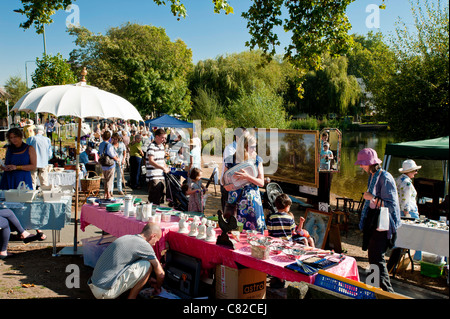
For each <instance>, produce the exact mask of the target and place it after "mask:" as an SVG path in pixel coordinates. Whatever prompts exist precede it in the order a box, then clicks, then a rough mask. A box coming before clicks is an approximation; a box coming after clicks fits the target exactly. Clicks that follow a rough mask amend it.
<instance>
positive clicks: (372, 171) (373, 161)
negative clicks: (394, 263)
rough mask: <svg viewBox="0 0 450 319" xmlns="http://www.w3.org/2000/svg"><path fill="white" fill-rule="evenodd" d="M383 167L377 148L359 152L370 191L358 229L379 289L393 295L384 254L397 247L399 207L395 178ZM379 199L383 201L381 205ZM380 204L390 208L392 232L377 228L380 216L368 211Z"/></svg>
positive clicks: (366, 194) (368, 191) (359, 160)
mask: <svg viewBox="0 0 450 319" xmlns="http://www.w3.org/2000/svg"><path fill="white" fill-rule="evenodd" d="M380 164H381V160H380V159H379V158H378V155H377V152H376V151H375V150H374V149H371V148H365V149H362V150H361V151H359V153H358V157H357V161H356V162H355V165H359V166H360V167H361V168H362V169H363V170H364V171H365V172H366V173H368V174H369V180H368V189H367V191H366V192H365V193H364V195H363V198H364V199H365V202H364V206H363V209H362V211H361V220H360V223H359V228H360V229H361V230H362V231H363V246H362V249H363V250H367V251H368V257H369V263H370V265H371V266H374V267H375V272H378V274H379V276H377V277H378V278H377V279H378V280H379V287H380V288H381V289H383V290H386V291H388V292H394V290H393V288H392V285H391V282H390V279H389V273H388V270H387V267H386V261H385V259H384V255H385V253H386V250H387V249H388V248H393V247H394V245H395V239H396V235H397V229H398V228H399V227H400V226H401V220H400V205H399V201H398V194H397V187H396V184H395V180H394V177H392V175H391V174H390V173H389V172H387V171H385V170H383V169H382V168H381V166H380ZM377 199H380V200H381V201H380V203H379V202H378V201H377ZM377 205H378V207H379V206H380V205H383V206H384V207H387V208H388V209H389V230H387V231H378V230H377V229H376V228H377V221H378V216H376V213H375V211H374V210H371V209H369V208H372V209H375V208H377ZM371 213H373V214H371ZM375 284H376V283H374V286H375Z"/></svg>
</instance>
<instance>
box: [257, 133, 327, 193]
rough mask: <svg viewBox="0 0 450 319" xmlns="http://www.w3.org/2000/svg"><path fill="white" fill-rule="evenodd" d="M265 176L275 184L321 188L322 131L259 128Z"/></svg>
mask: <svg viewBox="0 0 450 319" xmlns="http://www.w3.org/2000/svg"><path fill="white" fill-rule="evenodd" d="M256 136H257V139H258V150H257V152H258V155H259V156H261V158H262V159H263V167H264V176H267V177H269V178H270V179H272V180H274V181H280V182H287V183H292V184H296V185H304V186H310V187H314V188H318V187H319V173H318V172H319V170H318V164H319V153H318V151H319V146H318V143H319V131H308V130H279V129H270V130H269V129H267V130H266V129H257V130H256Z"/></svg>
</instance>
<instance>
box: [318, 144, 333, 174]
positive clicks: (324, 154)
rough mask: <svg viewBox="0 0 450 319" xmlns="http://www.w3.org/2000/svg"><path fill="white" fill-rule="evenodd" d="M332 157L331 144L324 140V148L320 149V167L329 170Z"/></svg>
mask: <svg viewBox="0 0 450 319" xmlns="http://www.w3.org/2000/svg"><path fill="white" fill-rule="evenodd" d="M332 159H333V152H332V151H330V144H329V143H328V142H324V143H323V145H322V150H321V151H320V169H321V170H326V171H329V170H330V167H331V165H330V164H331V160H332Z"/></svg>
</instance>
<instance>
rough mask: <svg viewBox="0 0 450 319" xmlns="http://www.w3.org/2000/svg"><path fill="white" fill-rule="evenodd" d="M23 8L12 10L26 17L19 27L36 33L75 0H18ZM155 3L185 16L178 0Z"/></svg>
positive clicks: (219, 1) (223, 4) (218, 5)
mask: <svg viewBox="0 0 450 319" xmlns="http://www.w3.org/2000/svg"><path fill="white" fill-rule="evenodd" d="M20 1H21V2H22V6H23V8H21V9H16V10H14V11H15V12H17V13H20V14H23V15H25V16H26V17H27V20H26V21H25V22H22V23H21V24H20V27H21V28H24V29H28V28H30V27H31V26H32V25H34V27H35V28H36V32H37V33H38V34H40V33H42V32H44V25H45V24H50V23H52V22H53V19H52V18H51V16H52V15H53V14H55V12H56V11H58V10H61V9H65V8H67V6H69V5H71V4H73V3H74V2H75V1H76V0H20ZM153 2H154V3H156V4H157V5H159V6H160V5H166V4H168V3H170V11H171V12H172V13H173V15H174V16H176V17H177V20H180V18H185V17H186V16H187V10H186V7H185V6H184V4H183V3H181V2H180V0H168V1H164V0H153ZM212 2H213V4H214V12H215V13H220V12H222V11H224V12H225V14H229V13H233V7H231V6H230V5H229V4H228V1H227V0H212Z"/></svg>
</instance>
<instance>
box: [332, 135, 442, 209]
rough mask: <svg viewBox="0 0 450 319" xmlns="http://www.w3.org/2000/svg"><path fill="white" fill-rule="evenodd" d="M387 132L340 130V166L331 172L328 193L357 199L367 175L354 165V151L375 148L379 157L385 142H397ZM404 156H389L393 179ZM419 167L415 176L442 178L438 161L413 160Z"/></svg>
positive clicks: (356, 153)
mask: <svg viewBox="0 0 450 319" xmlns="http://www.w3.org/2000/svg"><path fill="white" fill-rule="evenodd" d="M398 142H400V141H398V140H396V139H395V137H394V136H392V134H390V133H389V132H343V133H342V148H341V151H342V152H341V154H342V157H341V167H340V171H339V173H335V174H333V180H332V184H331V192H332V193H334V194H337V195H339V196H345V197H349V198H353V199H355V200H359V199H360V197H361V193H362V192H364V191H365V190H366V189H367V180H368V175H367V174H366V173H365V172H364V171H363V170H362V169H361V168H359V166H355V165H354V163H355V162H356V158H357V155H358V152H359V151H360V150H361V149H363V148H365V147H370V148H373V149H374V150H376V151H377V153H378V157H379V158H380V159H382V160H383V158H384V151H385V149H386V144H389V143H398ZM405 159H406V158H398V157H393V158H392V159H391V162H390V164H389V169H388V171H389V172H390V173H391V174H392V175H393V176H394V178H396V177H397V176H399V175H400V173H399V171H398V169H399V168H401V166H402V162H403V161H404V160H405ZM415 161H416V163H417V165H422V169H421V170H420V172H419V174H417V175H416V177H425V178H432V179H438V180H442V172H443V171H442V161H433V160H420V159H418V160H415Z"/></svg>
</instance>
